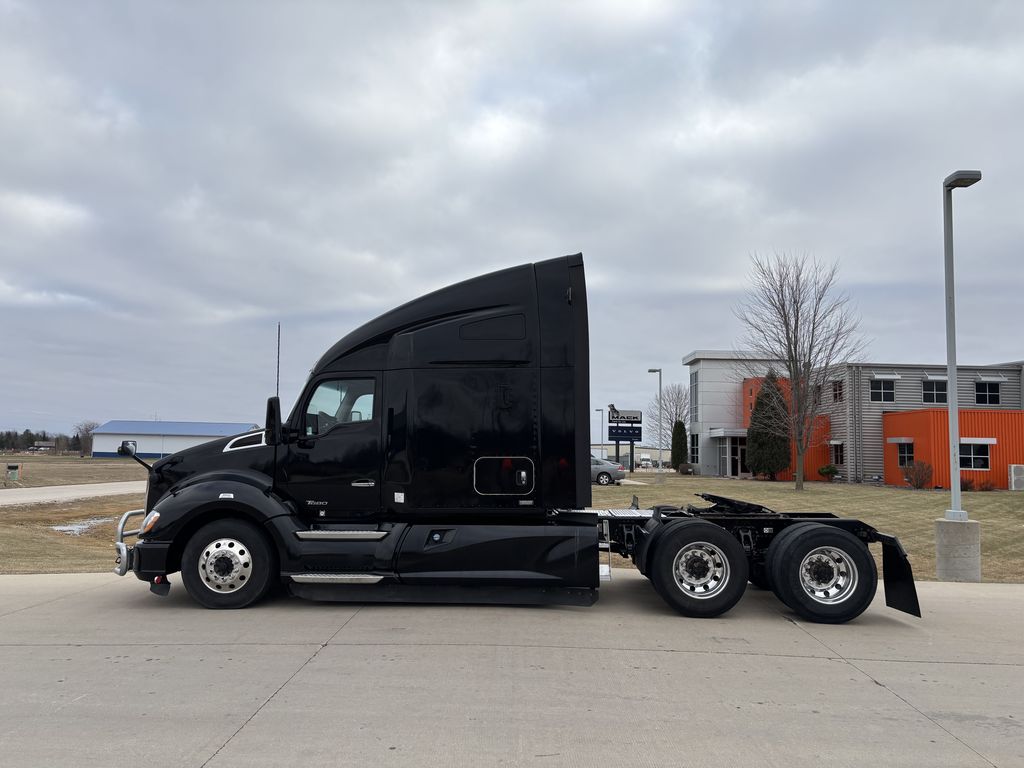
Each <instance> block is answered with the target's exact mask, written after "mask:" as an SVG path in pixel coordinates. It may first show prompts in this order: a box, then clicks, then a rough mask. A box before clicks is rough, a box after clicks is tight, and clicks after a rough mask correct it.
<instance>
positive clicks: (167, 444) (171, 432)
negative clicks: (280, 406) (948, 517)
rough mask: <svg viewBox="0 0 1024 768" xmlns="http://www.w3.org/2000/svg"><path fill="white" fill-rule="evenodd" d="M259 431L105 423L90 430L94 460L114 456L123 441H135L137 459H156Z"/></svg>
mask: <svg viewBox="0 0 1024 768" xmlns="http://www.w3.org/2000/svg"><path fill="white" fill-rule="evenodd" d="M256 429H259V425H257V424H243V423H237V422H210V421H121V420H115V421H108V422H107V423H105V424H103V425H102V426H99V427H97V428H96V429H95V430H93V433H92V435H93V438H92V455H93V458H110V457H115V456H117V449H118V448H119V447H120V445H121V442H122V441H123V440H134V441H135V444H136V449H135V450H136V453H135V455H136V456H139V457H140V458H149V459H159V458H161V457H163V456H169V455H170V454H172V453H177V452H178V451H182V450H184V449H186V448H191V447H192V446H194V445H200V444H201V443H206V442H209V441H210V440H215V439H216V438H218V437H230V436H231V435H239V434H242V433H245V432H252V431H253V430H256Z"/></svg>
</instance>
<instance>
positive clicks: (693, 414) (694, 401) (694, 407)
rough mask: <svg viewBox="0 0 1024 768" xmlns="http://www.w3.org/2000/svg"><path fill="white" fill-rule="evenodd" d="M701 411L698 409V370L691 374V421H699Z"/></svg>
mask: <svg viewBox="0 0 1024 768" xmlns="http://www.w3.org/2000/svg"><path fill="white" fill-rule="evenodd" d="M699 416H700V413H699V412H698V410H697V371H693V372H692V373H691V374H690V423H691V424H693V423H694V422H696V421H699Z"/></svg>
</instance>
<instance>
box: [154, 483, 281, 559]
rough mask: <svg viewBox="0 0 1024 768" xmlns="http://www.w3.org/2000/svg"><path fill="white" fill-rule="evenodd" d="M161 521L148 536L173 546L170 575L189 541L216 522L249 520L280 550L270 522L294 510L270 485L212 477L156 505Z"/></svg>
mask: <svg viewBox="0 0 1024 768" xmlns="http://www.w3.org/2000/svg"><path fill="white" fill-rule="evenodd" d="M153 511H155V512H159V513H160V519H159V521H158V522H157V524H156V526H154V527H153V529H152V530H151V531H149V532H148V533H147V534H146V535H145V536H144V537H140V538H142V539H144V540H145V541H148V542H154V543H156V542H162V543H165V544H167V545H169V548H170V549H169V553H168V562H167V572H168V573H170V572H172V571H175V570H177V569H178V567H179V566H180V557H181V550H182V549H183V548H184V546H185V542H187V541H188V539H189V538H191V536H192V534H193V533H195V531H197V530H198V529H199V528H200V527H202V526H203V525H206V523H208V522H212V521H213V520H217V519H221V518H225V517H237V518H241V519H243V520H249V521H251V522H253V523H254V524H256V525H257V526H259V527H260V528H262V529H263V530H265V531H267V534H268V536H269V537H270V538H271V540H272V541H273V543H274V545H275V547H276V548H278V549H280V546H281V542H280V541H279V540H278V538H279V537H278V535H277V531H276V530H274V528H273V526H268V525H267V522H268V521H269V520H271V519H273V518H275V517H279V516H281V515H289V514H291V510H290V509H289V508H288V507H287V506H286V505H285V502H283V501H282V500H281V499H279V498H278V497H277V496H275V495H274V494H273V493H272V492H271V490H270V487H269V485H267V484H261V485H256V484H253V483H251V482H246V481H245V480H243V479H239V478H225V477H223V476H220V477H218V476H211V477H210V478H208V479H207V480H205V481H201V480H196V481H192V482H190V483H189V484H188V485H186V486H184V487H179V488H177V489H175V490H173V491H171V492H169V493H167V494H166V495H165V496H164V497H163V498H162V499H160V501H158V502H157V503H156V504H155V505H154V506H153Z"/></svg>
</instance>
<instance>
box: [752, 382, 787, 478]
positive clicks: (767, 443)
mask: <svg viewBox="0 0 1024 768" xmlns="http://www.w3.org/2000/svg"><path fill="white" fill-rule="evenodd" d="M789 459H790V434H789V408H788V407H787V406H786V398H785V396H784V395H783V394H782V390H781V389H779V380H778V377H777V376H776V375H775V372H774V371H769V372H768V375H767V376H765V378H764V383H763V384H762V385H761V391H760V392H758V393H757V399H756V400H755V401H754V410H753V412H752V413H751V414H750V427H749V429H747V467H748V468H749V469H750V471H751V472H753V473H754V474H755V475H768V479H769V480H774V479H775V475H777V474H778V473H779V472H781V471H782V470H784V469H786V467H788V466H789Z"/></svg>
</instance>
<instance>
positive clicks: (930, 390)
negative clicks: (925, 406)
mask: <svg viewBox="0 0 1024 768" xmlns="http://www.w3.org/2000/svg"><path fill="white" fill-rule="evenodd" d="M921 400H922V401H923V402H926V403H944V402H946V382H944V381H923V382H921ZM900 466H902V464H901V465H900Z"/></svg>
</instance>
